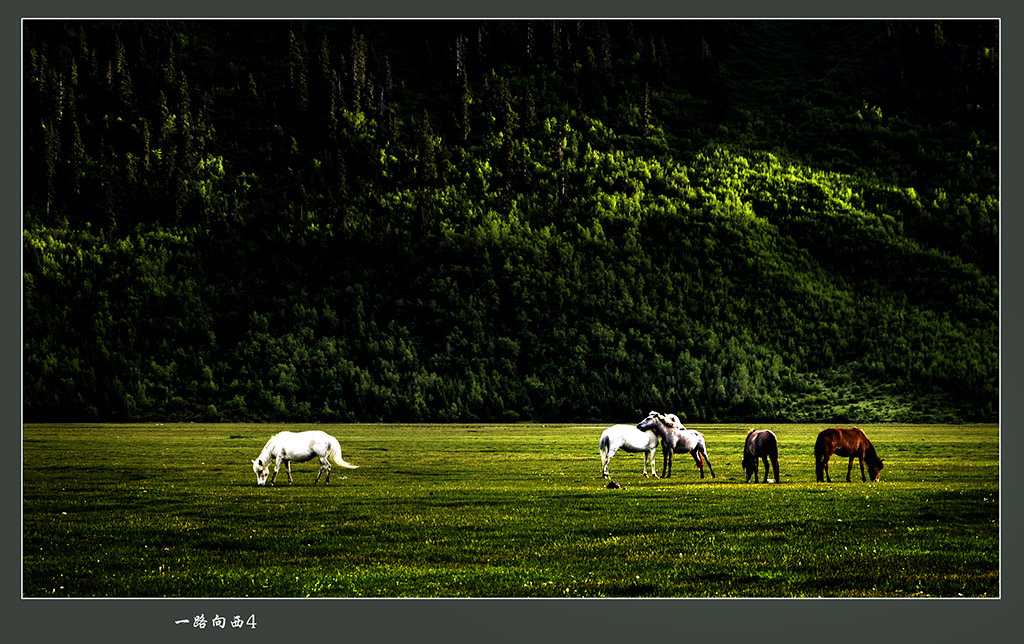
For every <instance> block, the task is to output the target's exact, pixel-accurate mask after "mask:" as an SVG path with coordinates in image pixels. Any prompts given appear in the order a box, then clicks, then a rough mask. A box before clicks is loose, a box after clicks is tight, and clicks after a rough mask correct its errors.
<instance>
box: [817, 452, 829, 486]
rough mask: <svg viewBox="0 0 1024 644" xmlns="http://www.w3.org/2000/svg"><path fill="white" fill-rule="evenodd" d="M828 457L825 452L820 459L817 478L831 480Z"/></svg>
mask: <svg viewBox="0 0 1024 644" xmlns="http://www.w3.org/2000/svg"><path fill="white" fill-rule="evenodd" d="M828 459H829V456H828V455H827V454H826V455H825V456H824V457H822V459H821V463H819V464H818V480H819V481H827V482H829V483H831V482H832V477H831V476H829V474H828Z"/></svg>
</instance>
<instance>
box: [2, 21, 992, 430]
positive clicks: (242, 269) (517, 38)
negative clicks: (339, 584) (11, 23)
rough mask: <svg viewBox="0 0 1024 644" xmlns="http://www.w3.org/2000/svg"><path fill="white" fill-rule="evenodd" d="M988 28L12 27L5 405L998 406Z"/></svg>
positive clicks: (482, 408) (944, 415) (280, 408)
mask: <svg viewBox="0 0 1024 644" xmlns="http://www.w3.org/2000/svg"><path fill="white" fill-rule="evenodd" d="M998 26H999V25H998V22H997V21H993V20H987V21H986V20H952V21H911V20H896V21H881V20H877V21H876V20H858V21H810V20H798V21H785V20H779V21H722V20H717V21H692V20H640V21H628V20H609V21H603V20H573V21H569V20H510V21H500V20H499V21H469V20H453V21H442V20H426V21H401V20H388V21H372V20H371V21H341V20H339V21H279V20H267V21H223V20H211V21H150V20H141V21H63V20H55V21H49V20H42V21H35V20H32V21H26V22H24V23H23V70H24V83H23V88H22V101H23V213H22V217H23V234H24V240H23V262H22V264H23V339H24V351H23V375H24V377H23V415H24V419H25V420H26V421H42V420H50V421H61V420H66V421H89V420H111V421H164V420H166V421H172V420H174V421H189V420H193V421H288V422H339V421H390V420H395V421H475V420H502V421H511V420H598V419H600V420H604V421H607V422H612V421H615V422H619V421H622V420H629V419H632V418H639V417H640V416H642V415H643V414H646V412H647V411H648V410H649V409H660V410H664V411H672V412H675V413H677V414H679V415H680V416H681V417H683V418H684V419H686V420H687V421H690V422H693V421H697V422H700V421H716V420H717V421H724V420H737V421H751V422H753V421H757V420H768V419H772V420H794V421H797V420H799V421H815V420H821V421H830V422H831V421H836V422H869V421H915V422H927V421H966V420H987V421H992V420H995V419H996V418H997V415H998V385H999V353H998V328H999V319H998V312H999V280H998V278H999V183H998V178H999V149H998V141H999V129H998V124H999V102H998V101H999V77H1000V75H999V51H998V43H999V33H998Z"/></svg>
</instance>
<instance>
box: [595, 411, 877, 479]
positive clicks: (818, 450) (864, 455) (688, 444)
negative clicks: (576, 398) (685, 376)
mask: <svg viewBox="0 0 1024 644" xmlns="http://www.w3.org/2000/svg"><path fill="white" fill-rule="evenodd" d="M659 439H660V441H661V452H662V465H661V472H662V475H663V477H664V478H668V477H670V476H672V456H673V455H674V454H690V455H691V456H692V457H693V460H694V461H695V462H696V463H697V467H698V468H699V469H700V477H701V478H704V465H705V464H706V465H707V467H708V470H709V471H710V472H711V476H712V477H714V476H715V470H714V469H712V467H711V460H710V459H709V458H708V450H707V445H706V443H705V441H704V435H703V434H701V433H700V432H698V431H696V430H693V429H686V427H684V426H683V424H682V423H681V422H680V421H679V417H678V416H676V415H675V414H663V413H661V412H656V411H652V412H651V413H649V414H648V415H647V417H646V418H644V419H643V420H641V421H640V422H639V423H637V424H636V425H612V426H611V427H609V428H608V429H606V430H604V432H602V433H601V439H600V441H599V442H598V449H599V451H600V453H601V475H602V476H603V477H604V478H609V474H608V462H609V461H610V460H611V458H612V456H614V455H615V452H617V451H618V450H622V451H624V452H634V453H636V452H643V453H644V470H643V475H644V476H647V465H648V462H650V466H651V475H652V476H654V477H655V478H657V476H658V472H657V471H656V469H655V463H654V458H655V453H656V451H657V448H658V441H659ZM833 456H840V457H844V458H849V459H850V461H849V465H848V466H847V468H846V480H847V481H850V475H851V473H852V472H853V460H854V459H857V460H858V461H859V462H860V478H861V480H862V481H867V480H868V478H869V476H870V480H871V481H872V482H877V481H878V480H879V479H880V477H881V472H882V459H881V458H879V457H878V453H877V452H876V451H875V447H874V445H872V444H871V441H870V440H868V437H867V436H866V435H865V434H864V432H863V431H862V430H861V429H860V428H858V427H830V428H828V429H825V430H822V431H821V432H820V433H819V434H818V437H817V439H816V440H815V442H814V472H815V478H816V480H818V481H823V482H824V481H828V482H829V483H831V482H832V477H831V476H830V475H829V472H828V463H829V460H831V458H832V457H833ZM759 462H763V463H764V482H765V483H768V482H769V481H773V480H774V481H778V480H779V440H778V438H777V437H776V436H775V433H774V432H772V431H771V430H767V429H758V430H755V429H752V430H750V431H749V432H748V433H747V437H746V440H745V442H744V445H743V459H742V462H741V465H742V466H743V473H744V474H745V476H746V482H747V483H749V482H750V479H751V478H753V479H754V482H755V483H757V482H759V476H758V463H759ZM769 463H770V464H771V474H773V475H774V477H775V478H774V479H770V478H768V474H769V468H768V466H769ZM865 463H867V472H866V473H865V470H864V465H865Z"/></svg>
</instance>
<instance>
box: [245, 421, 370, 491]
mask: <svg viewBox="0 0 1024 644" xmlns="http://www.w3.org/2000/svg"><path fill="white" fill-rule="evenodd" d="M314 458H319V459H320V471H319V472H317V475H316V480H315V481H313V485H316V484H317V483H319V482H320V476H321V475H322V474H323V473H324V472H327V478H326V479H324V485H327V484H328V483H330V482H331V463H330V461H331V460H333V461H334V463H335V465H339V466H341V467H346V468H348V469H350V470H354V469H356V468H357V467H359V466H358V465H352V464H351V463H346V462H345V459H343V458H342V457H341V445H340V444H339V443H338V439H337V438H335V437H333V436H331V435H330V434H328V433H327V432H322V431H320V430H318V429H317V430H311V431H308V432H281V433H279V434H274V435H273V436H271V437H270V440H268V441H267V444H266V445H265V446H264V447H263V451H262V452H260V455H259V457H257V458H256V460H254V461H253V462H252V471H253V472H256V485H263V484H264V483H266V482H267V474H269V473H270V461H271V460H273V461H274V475H273V476H271V477H270V484H271V485H273V484H274V479H276V478H277V472H278V470H280V469H281V465H282V464H284V467H285V471H286V472H288V482H289V483H291V482H292V461H295V462H296V463H305V462H306V461H311V460H313V459H314Z"/></svg>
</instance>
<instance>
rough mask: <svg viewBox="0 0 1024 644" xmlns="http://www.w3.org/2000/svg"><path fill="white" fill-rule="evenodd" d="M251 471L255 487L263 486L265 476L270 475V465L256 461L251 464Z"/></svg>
mask: <svg viewBox="0 0 1024 644" xmlns="http://www.w3.org/2000/svg"><path fill="white" fill-rule="evenodd" d="M252 471H253V472H255V473H256V485H263V484H264V483H266V482H267V475H268V474H270V465H269V464H265V463H264V462H263V461H261V460H259V459H257V460H254V461H253V462H252Z"/></svg>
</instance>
